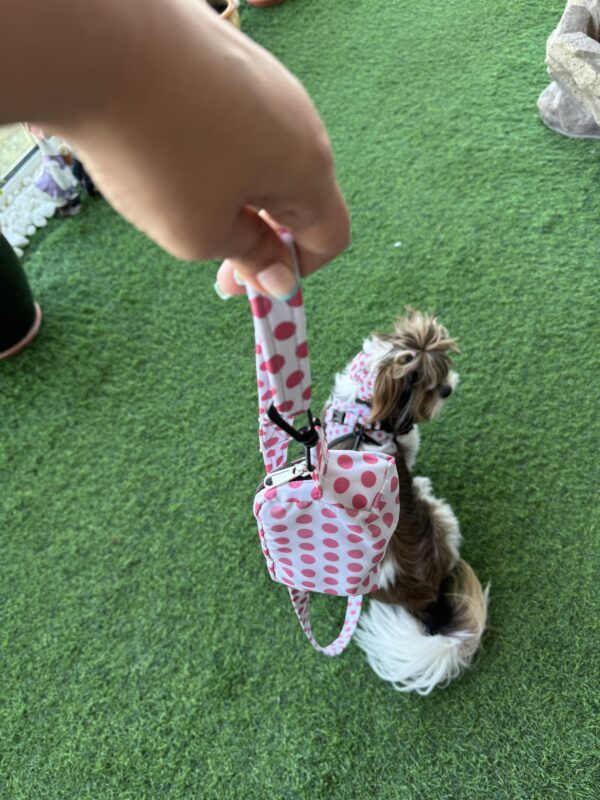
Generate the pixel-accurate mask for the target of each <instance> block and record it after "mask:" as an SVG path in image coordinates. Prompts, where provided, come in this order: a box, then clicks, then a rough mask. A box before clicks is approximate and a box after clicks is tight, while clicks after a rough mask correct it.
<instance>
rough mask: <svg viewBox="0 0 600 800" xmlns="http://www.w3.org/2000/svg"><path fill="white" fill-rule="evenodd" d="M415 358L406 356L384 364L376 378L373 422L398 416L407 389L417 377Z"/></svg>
mask: <svg viewBox="0 0 600 800" xmlns="http://www.w3.org/2000/svg"><path fill="white" fill-rule="evenodd" d="M415 366H416V365H415V363H414V359H413V358H412V357H411V356H406V358H403V359H402V361H400V362H399V361H398V360H396V361H388V362H387V363H385V364H382V365H381V367H380V369H379V372H378V373H377V377H376V378H375V389H374V391H373V401H372V404H371V413H370V414H369V419H370V421H371V422H372V423H375V422H383V421H384V420H387V419H390V417H396V416H397V415H398V412H399V411H400V405H401V403H402V401H403V400H404V399H405V398H406V396H407V390H409V388H410V387H411V386H412V385H413V384H414V382H415V380H416V378H417V372H416V370H415Z"/></svg>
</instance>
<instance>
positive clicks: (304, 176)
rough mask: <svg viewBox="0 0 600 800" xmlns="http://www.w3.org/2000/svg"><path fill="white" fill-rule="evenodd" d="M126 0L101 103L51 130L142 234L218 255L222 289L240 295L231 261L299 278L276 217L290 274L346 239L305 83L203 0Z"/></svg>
mask: <svg viewBox="0 0 600 800" xmlns="http://www.w3.org/2000/svg"><path fill="white" fill-rule="evenodd" d="M122 5H123V4H118V3H113V4H109V6H115V9H117V11H118V9H119V7H120V6H122ZM124 5H125V6H126V7H127V8H126V11H125V12H124V13H123V12H122V14H121V16H122V18H121V20H120V23H119V24H120V27H119V37H118V41H119V42H125V43H126V45H125V49H124V50H123V51H121V50H119V48H117V47H116V48H115V52H114V53H113V58H114V59H115V62H116V63H115V64H114V65H113V66H112V67H111V79H110V80H109V81H108V82H107V85H106V86H105V89H104V91H100V92H99V94H100V102H98V103H96V104H94V103H89V104H88V107H87V108H86V113H85V114H84V115H82V116H81V117H80V118H77V117H76V118H73V119H69V120H67V121H66V122H63V121H62V120H60V119H57V120H56V122H55V123H54V124H52V127H53V129H54V130H56V131H57V132H58V133H60V134H61V135H63V136H64V137H65V138H66V139H67V140H68V141H70V142H71V143H72V144H73V146H74V148H75V151H76V152H77V153H78V156H79V157H80V158H81V160H82V161H83V162H84V164H85V166H86V169H87V170H88V171H89V172H90V174H91V176H92V177H93V179H94V181H95V183H97V185H98V187H99V189H100V190H101V192H102V194H103V195H104V196H105V197H106V198H107V199H108V200H109V201H110V202H111V203H112V205H113V206H114V207H115V208H116V209H117V211H119V212H120V213H121V214H122V215H123V216H124V217H126V218H127V219H128V220H130V221H131V222H133V223H134V224H135V225H136V226H137V227H138V228H140V229H141V230H143V231H144V232H145V233H146V234H147V235H148V236H150V238H152V239H154V240H155V241H156V242H158V243H159V244H160V245H162V246H163V247H164V248H165V249H166V250H168V251H169V252H171V253H172V254H173V255H175V256H177V257H179V258H184V259H218V258H225V259H226V261H225V262H224V263H223V265H222V266H221V269H220V270H219V274H218V282H219V286H220V287H221V290H222V291H223V292H225V293H227V294H236V293H240V292H242V291H243V289H242V288H241V287H240V286H239V285H238V284H237V283H236V281H235V279H234V270H235V271H237V272H238V273H239V275H240V276H241V277H242V278H243V279H244V280H246V281H250V282H251V283H253V284H254V285H255V286H256V288H258V289H259V290H261V291H265V292H266V293H267V294H272V295H275V296H285V295H288V294H290V293H291V292H292V291H293V289H294V286H295V283H296V278H295V275H294V273H293V270H292V265H291V260H290V253H289V251H288V249H287V248H286V246H285V245H284V244H283V243H282V242H281V239H280V237H279V235H278V234H277V231H276V229H277V227H278V226H284V227H286V228H288V229H289V231H290V232H291V234H292V237H293V238H294V241H295V242H296V246H297V253H298V262H299V267H300V273H301V275H307V274H309V273H311V272H313V271H315V270H316V269H318V268H319V267H321V266H322V265H323V264H325V263H327V262H328V261H330V260H331V259H333V258H334V257H335V256H337V255H338V254H339V253H340V252H341V251H342V250H343V249H344V248H345V247H346V246H347V244H348V241H349V219H348V212H347V209H346V205H345V202H344V199H343V197H342V194H341V191H340V189H339V187H338V185H337V183H336V180H335V175H334V166H333V158H332V153H331V148H330V144H329V140H328V137H327V133H326V131H325V128H324V125H323V123H322V121H321V119H320V117H319V115H318V114H317V112H316V110H315V108H314V106H313V104H312V102H311V101H310V99H309V97H308V95H307V93H306V91H305V90H304V89H303V87H302V86H301V85H300V83H299V82H298V81H297V80H296V79H295V78H294V77H293V76H292V75H291V74H290V73H289V72H288V71H287V70H286V69H285V68H284V67H283V66H282V65H281V64H280V63H279V62H278V61H277V60H276V59H275V58H274V57H273V56H271V55H270V54H269V53H268V52H266V51H265V50H264V49H263V48H261V47H259V46H258V45H257V44H255V43H254V42H252V41H251V40H250V39H248V38H247V37H246V36H244V35H243V34H240V33H239V32H238V31H237V30H235V29H234V28H233V26H231V25H227V24H225V23H224V22H223V21H222V20H220V19H219V18H218V16H217V15H216V14H215V13H214V11H213V10H212V9H210V8H209V7H208V5H207V4H205V3H199V2H198V0H129V1H128V3H126V4H124ZM117 11H115V13H117ZM127 26H129V28H128V27H127ZM48 127H49V128H50V127H51V125H50V124H49V125H48ZM258 209H264V210H266V211H267V212H268V213H267V214H264V213H263V214H262V215H260V214H259V213H258Z"/></svg>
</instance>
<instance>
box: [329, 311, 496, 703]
mask: <svg viewBox="0 0 600 800" xmlns="http://www.w3.org/2000/svg"><path fill="white" fill-rule="evenodd" d="M456 352H458V346H457V343H456V340H455V339H452V338H451V337H450V336H449V334H448V331H447V330H446V328H444V327H443V326H442V325H441V324H440V323H439V322H438V321H437V319H436V318H435V317H433V316H430V315H427V314H422V313H420V312H417V311H414V310H413V309H411V308H409V309H408V310H407V314H406V316H404V317H400V318H399V319H398V320H397V322H396V325H395V329H394V331H393V333H391V334H381V333H377V334H373V335H372V336H371V337H369V338H368V339H366V340H365V342H364V343H363V349H362V351H361V352H360V353H358V355H357V356H355V358H354V359H353V360H352V361H351V362H350V363H349V364H348V366H347V367H346V369H345V370H344V371H343V372H341V373H339V374H338V375H337V376H336V380H335V386H334V390H333V392H332V395H331V396H330V398H329V400H328V402H327V404H326V406H325V410H324V419H325V430H326V434H327V439H328V440H329V446H330V447H332V448H338V449H360V450H378V451H380V452H384V453H388V454H391V455H394V456H395V457H396V465H397V469H398V477H399V481H400V486H399V489H400V497H401V503H400V518H399V520H398V526H397V529H396V531H395V533H394V535H393V537H392V539H391V540H390V544H389V546H388V550H387V553H386V556H385V558H384V560H383V563H382V571H381V581H380V584H381V588H380V590H379V591H378V592H376V593H375V594H373V595H372V596H371V597H372V601H371V603H370V605H369V610H368V612H367V613H366V614H363V617H362V621H361V626H360V628H359V630H358V632H357V634H356V641H357V644H358V645H359V647H361V648H362V649H363V650H364V651H365V653H366V654H367V658H368V660H369V663H370V664H371V667H372V668H373V669H374V671H375V672H376V673H377V674H378V675H379V677H381V678H383V679H384V680H388V681H391V682H392V683H393V684H394V687H395V688H397V689H398V690H400V691H417V692H419V693H420V694H429V692H431V691H432V689H433V688H434V687H435V686H439V685H446V684H447V683H448V682H449V681H450V680H452V679H453V678H455V677H458V675H459V674H460V673H461V672H462V670H463V669H464V668H465V667H467V666H468V665H469V664H470V662H471V660H472V658H473V655H474V654H475V652H476V651H477V649H478V647H479V643H480V641H481V636H482V634H483V631H484V629H485V623H486V617H487V601H488V590H486V591H485V592H484V591H483V590H482V588H481V584H480V582H479V580H478V579H477V576H476V575H475V573H474V572H473V570H472V569H471V567H469V565H468V564H467V563H466V562H465V561H462V560H461V559H460V555H459V548H460V543H461V534H460V529H459V525H458V521H457V519H456V517H455V516H454V514H453V512H452V509H451V508H450V506H449V505H448V504H447V503H445V502H444V501H441V500H438V499H436V498H435V497H434V495H433V493H432V489H431V482H430V481H429V479H427V478H414V479H413V478H412V476H411V472H410V470H411V469H412V467H413V466H414V462H415V459H416V455H417V451H418V448H419V433H418V428H417V423H422V422H426V421H428V420H431V419H434V418H435V417H437V416H438V415H439V413H440V412H441V410H442V408H443V405H444V402H445V401H446V400H447V399H448V397H450V395H451V394H452V392H453V391H454V389H455V388H456V386H457V385H458V374H457V373H456V372H454V371H453V369H452V361H451V358H450V354H451V353H456Z"/></svg>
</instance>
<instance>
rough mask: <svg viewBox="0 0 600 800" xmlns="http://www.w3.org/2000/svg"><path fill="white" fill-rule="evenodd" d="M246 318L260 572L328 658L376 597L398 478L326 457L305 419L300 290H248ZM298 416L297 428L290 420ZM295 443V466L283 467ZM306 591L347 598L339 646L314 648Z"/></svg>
mask: <svg viewBox="0 0 600 800" xmlns="http://www.w3.org/2000/svg"><path fill="white" fill-rule="evenodd" d="M246 288H247V292H248V296H249V299H250V306H251V309H252V314H253V318H254V330H255V338H256V368H257V383H258V394H259V441H260V449H261V452H262V455H263V460H264V464H265V469H266V472H267V476H266V478H265V479H264V480H263V481H262V483H261V484H260V485H259V487H258V490H257V493H256V497H255V499H254V515H255V517H256V521H257V523H258V533H259V537H260V541H261V544H262V549H263V553H264V555H265V558H266V561H267V567H268V569H269V573H270V575H271V577H272V578H273V580H275V581H278V582H279V583H283V584H285V585H286V586H287V587H288V589H289V593H290V597H291V600H292V603H293V606H294V609H295V612H296V615H297V617H298V619H299V621H300V624H301V626H302V628H303V630H304V632H305V633H306V635H307V637H308V639H309V640H310V642H311V644H312V645H313V647H314V648H315V649H316V650H318V651H319V652H321V653H324V654H325V655H328V656H334V655H338V654H340V653H341V652H342V651H343V650H344V648H345V647H346V645H347V644H348V643H349V641H350V639H351V638H352V635H353V633H354V630H355V628H356V624H357V622H358V617H359V614H360V607H361V603H362V595H363V594H368V593H369V592H373V591H376V590H377V588H378V585H377V583H378V579H379V571H380V567H381V561H382V559H383V557H384V555H385V551H386V547H387V544H388V542H389V540H390V537H391V536H392V534H393V532H394V530H395V528H396V524H397V522H398V514H399V495H398V476H397V472H396V465H395V462H394V459H393V457H392V456H389V455H382V454H379V453H368V452H366V453H361V452H357V451H348V450H346V451H344V450H328V448H327V443H326V441H325V436H324V433H323V430H322V427H321V424H320V422H319V420H318V419H315V418H313V416H312V414H311V412H310V400H311V380H310V364H309V360H308V345H307V341H306V322H305V317H304V306H303V299H302V293H301V290H298V292H297V293H296V294H295V295H294V296H293V297H292V299H291V300H288V301H282V300H275V299H272V298H269V297H265V296H263V295H261V294H258V293H257V292H256V291H255V290H254V289H253V288H252V287H251V286H249V285H248V286H247V287H246ZM303 415H306V418H305V424H304V425H303V426H302V427H298V425H297V424H296V418H297V417H301V416H303ZM292 439H295V440H296V441H298V442H299V443H300V444H301V445H302V446H303V447H304V457H302V458H300V459H298V460H297V461H295V462H293V463H292V464H286V457H287V450H288V444H289V442H290V440H292ZM310 592H322V593H325V594H332V595H341V596H344V597H347V598H348V603H347V608H346V618H345V620H344V625H343V628H342V630H341V632H340V634H339V635H338V637H337V638H336V639H335V641H333V642H332V643H331V644H329V645H327V646H326V647H321V646H320V645H319V644H318V643H317V642H316V640H315V638H314V636H313V633H312V629H311V624H310V614H309V598H310Z"/></svg>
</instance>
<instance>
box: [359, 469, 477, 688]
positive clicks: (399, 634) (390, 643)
mask: <svg viewBox="0 0 600 800" xmlns="http://www.w3.org/2000/svg"><path fill="white" fill-rule="evenodd" d="M413 487H414V489H415V493H416V494H417V496H418V497H419V498H420V499H421V500H423V501H424V502H426V503H428V505H429V508H430V512H431V514H432V516H433V518H434V524H435V525H436V526H439V527H440V528H443V529H444V532H445V538H446V543H447V544H448V546H449V548H450V550H451V552H452V556H453V560H454V564H453V566H455V565H456V564H458V561H459V557H460V556H459V548H460V544H461V541H462V536H461V533H460V527H459V524H458V520H457V519H456V517H455V515H454V512H453V511H452V509H451V507H450V506H449V505H448V503H446V502H445V501H444V500H439V499H438V498H436V497H435V496H434V494H433V491H432V486H431V481H430V480H429V478H413ZM398 569H399V566H398V564H397V563H396V561H395V559H394V558H393V556H392V555H391V553H390V551H388V554H387V555H386V557H385V559H384V561H383V564H382V569H381V573H380V585H381V587H382V588H383V589H386V588H388V587H389V586H391V584H392V583H393V581H394V576H395V575H396V572H397V570H398ZM488 592H489V587H488V589H486V590H485V592H484V603H485V605H486V607H487V601H488ZM472 640H473V632H472V631H456V632H455V633H453V634H452V635H449V636H445V635H442V634H438V635H435V636H431V635H430V634H429V633H427V631H426V630H425V628H424V626H423V625H422V624H421V622H419V621H418V620H416V619H415V618H414V617H413V616H411V614H409V613H408V611H406V610H405V609H404V608H402V606H399V605H388V604H386V603H379V602H377V601H376V600H371V602H370V603H369V606H368V610H367V611H366V612H364V611H363V614H362V617H361V620H360V624H359V628H358V630H357V632H356V634H355V641H356V643H357V644H358V646H359V647H360V648H361V649H362V650H363V651H364V653H365V654H366V656H367V660H368V662H369V664H370V666H371V668H372V669H373V671H374V672H375V673H376V675H378V676H379V677H380V678H382V679H383V680H385V681H390V682H391V683H392V685H393V687H394V689H397V690H398V691H399V692H411V691H414V692H418V693H419V694H422V695H426V694H429V693H430V692H431V691H432V690H433V689H434V688H435V687H436V686H446V685H447V684H448V683H450V682H451V681H452V680H454V679H455V678H457V677H458V676H459V675H460V674H461V672H463V670H465V669H466V668H467V667H468V666H469V664H470V663H471V660H472V656H473V653H472V648H471V647H470V646H468V643H469V642H470V641H472Z"/></svg>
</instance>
